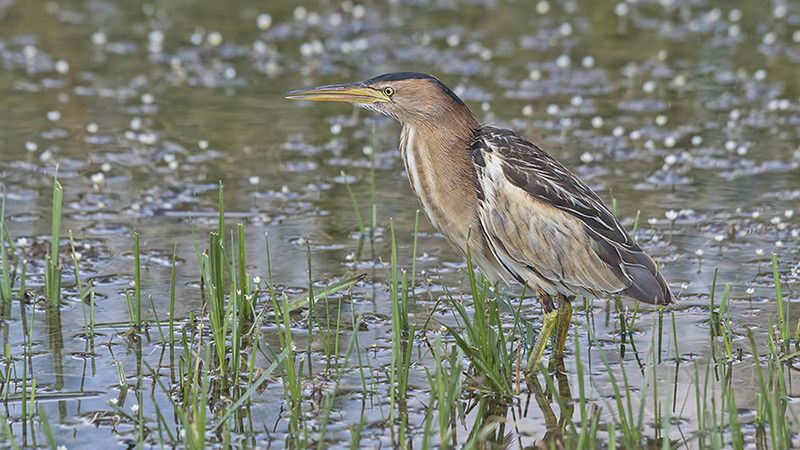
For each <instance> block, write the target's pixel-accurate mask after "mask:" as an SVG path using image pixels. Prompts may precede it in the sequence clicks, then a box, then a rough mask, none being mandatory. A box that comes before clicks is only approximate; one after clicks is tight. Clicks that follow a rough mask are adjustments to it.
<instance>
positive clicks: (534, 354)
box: [525, 310, 558, 375]
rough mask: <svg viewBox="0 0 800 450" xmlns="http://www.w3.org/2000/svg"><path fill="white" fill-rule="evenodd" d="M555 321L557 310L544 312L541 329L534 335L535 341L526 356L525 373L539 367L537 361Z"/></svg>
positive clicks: (551, 332)
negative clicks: (537, 334)
mask: <svg viewBox="0 0 800 450" xmlns="http://www.w3.org/2000/svg"><path fill="white" fill-rule="evenodd" d="M557 321H558V310H553V311H550V312H548V313H544V317H543V318H542V331H540V332H539V336H537V337H536V343H535V344H533V348H532V349H531V353H530V355H529V356H528V364H527V365H526V366H525V372H526V373H527V374H529V375H530V374H533V373H536V370H538V369H539V361H540V360H541V359H542V354H543V353H544V347H545V346H546V345H547V341H549V340H550V336H551V335H552V334H553V328H555V326H556V322H557Z"/></svg>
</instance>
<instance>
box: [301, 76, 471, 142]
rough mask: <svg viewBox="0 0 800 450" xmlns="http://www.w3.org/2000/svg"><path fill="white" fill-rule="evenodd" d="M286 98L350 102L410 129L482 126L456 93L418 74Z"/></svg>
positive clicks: (311, 90)
mask: <svg viewBox="0 0 800 450" xmlns="http://www.w3.org/2000/svg"><path fill="white" fill-rule="evenodd" d="M286 98H289V99H292V100H313V101H322V102H326V101H327V102H349V103H353V104H355V105H358V106H362V107H364V108H367V109H370V110H373V111H376V112H379V113H381V114H385V115H387V116H389V117H393V118H395V119H397V120H398V121H400V122H402V123H403V124H407V125H410V126H421V125H427V126H432V125H436V124H442V125H444V126H447V125H448V124H451V122H452V121H453V120H456V121H458V122H461V123H462V124H463V125H465V126H467V127H470V128H474V127H476V126H477V124H478V123H477V119H475V116H474V115H473V114H472V112H471V111H470V110H469V108H467V105H465V104H464V102H463V101H461V99H460V98H458V96H457V95H456V94H455V93H453V91H451V90H450V89H449V88H448V87H447V86H445V85H444V84H443V83H442V82H441V81H439V80H438V79H436V78H435V77H432V76H430V75H427V74H424V73H417V72H399V73H389V74H386V75H379V76H377V77H375V78H370V79H369V80H366V81H359V82H356V83H347V84H332V85H327V86H318V87H312V88H306V89H300V90H297V91H291V92H287V93H286Z"/></svg>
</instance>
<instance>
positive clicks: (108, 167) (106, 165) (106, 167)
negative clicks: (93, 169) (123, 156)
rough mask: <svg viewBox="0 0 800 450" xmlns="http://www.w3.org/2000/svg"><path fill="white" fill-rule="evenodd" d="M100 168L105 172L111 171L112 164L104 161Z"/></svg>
mask: <svg viewBox="0 0 800 450" xmlns="http://www.w3.org/2000/svg"><path fill="white" fill-rule="evenodd" d="M100 170H102V171H103V172H104V173H108V172H111V164H109V163H107V162H104V163H103V164H100Z"/></svg>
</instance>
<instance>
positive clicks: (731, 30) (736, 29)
mask: <svg viewBox="0 0 800 450" xmlns="http://www.w3.org/2000/svg"><path fill="white" fill-rule="evenodd" d="M740 34H742V27H740V26H739V25H737V24H733V25H731V26H730V27H728V36H730V37H736V36H739V35H740Z"/></svg>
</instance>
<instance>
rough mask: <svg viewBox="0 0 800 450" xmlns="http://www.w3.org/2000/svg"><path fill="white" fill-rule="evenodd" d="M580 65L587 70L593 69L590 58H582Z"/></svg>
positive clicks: (591, 58) (592, 59)
mask: <svg viewBox="0 0 800 450" xmlns="http://www.w3.org/2000/svg"><path fill="white" fill-rule="evenodd" d="M581 65H583V67H585V68H587V69H591V68H592V67H594V58H593V57H591V56H584V57H583V59H582V60H581Z"/></svg>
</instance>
